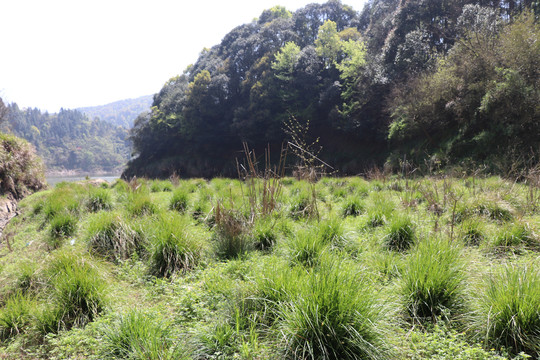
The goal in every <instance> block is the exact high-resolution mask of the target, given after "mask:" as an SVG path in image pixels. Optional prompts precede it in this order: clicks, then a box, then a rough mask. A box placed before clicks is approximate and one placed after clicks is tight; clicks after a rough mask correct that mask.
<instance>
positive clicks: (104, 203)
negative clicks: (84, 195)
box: [86, 188, 113, 212]
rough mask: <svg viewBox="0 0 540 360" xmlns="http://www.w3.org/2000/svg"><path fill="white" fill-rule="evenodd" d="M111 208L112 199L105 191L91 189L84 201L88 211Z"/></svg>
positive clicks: (107, 191)
mask: <svg viewBox="0 0 540 360" xmlns="http://www.w3.org/2000/svg"><path fill="white" fill-rule="evenodd" d="M112 207H113V203H112V197H111V194H110V192H109V190H107V189H103V188H91V189H90V192H89V194H88V199H87V200H86V208H87V209H88V210H89V211H92V212H97V211H100V210H110V209H112Z"/></svg>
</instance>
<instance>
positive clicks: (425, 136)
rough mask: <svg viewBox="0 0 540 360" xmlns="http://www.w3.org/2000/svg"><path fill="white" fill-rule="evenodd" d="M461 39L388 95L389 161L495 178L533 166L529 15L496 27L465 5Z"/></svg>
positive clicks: (536, 99) (534, 62)
mask: <svg viewBox="0 0 540 360" xmlns="http://www.w3.org/2000/svg"><path fill="white" fill-rule="evenodd" d="M458 25H459V26H462V28H461V36H460V37H459V39H458V40H457V41H456V44H455V46H454V47H453V48H452V50H451V51H450V52H449V54H448V56H446V57H445V58H441V59H439V60H438V61H437V62H436V64H435V66H434V69H433V70H432V71H429V72H424V73H422V74H419V75H418V76H417V77H415V78H413V79H411V80H410V81H408V82H406V83H402V84H401V85H400V86H396V87H395V88H394V91H393V96H392V100H391V101H390V102H389V111H391V113H392V119H393V122H392V123H391V125H390V132H389V138H390V140H391V143H392V145H393V147H394V148H395V149H397V150H394V151H395V152H396V153H397V152H398V151H399V152H401V153H404V152H406V153H408V154H410V155H411V156H413V157H414V158H415V159H417V160H419V159H426V158H428V159H430V160H431V161H432V162H437V163H440V164H441V165H443V166H444V165H445V164H458V163H461V164H463V165H465V166H467V167H475V166H478V164H488V165H489V166H490V167H491V168H492V169H493V170H495V171H509V170H513V169H514V168H519V167H526V166H531V165H535V164H536V163H537V162H538V161H539V155H540V154H539V151H540V121H539V120H540V76H539V75H540V74H539V69H540V27H539V25H538V22H537V20H536V17H535V15H534V14H533V13H531V12H524V13H522V14H521V15H519V16H518V17H517V18H515V19H514V21H512V22H506V23H505V22H504V21H502V20H501V18H499V17H498V14H497V12H496V11H494V10H493V9H491V8H485V7H480V6H478V5H468V6H466V7H465V8H464V11H463V13H462V16H460V18H459V19H458Z"/></svg>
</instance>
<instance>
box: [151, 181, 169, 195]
mask: <svg viewBox="0 0 540 360" xmlns="http://www.w3.org/2000/svg"><path fill="white" fill-rule="evenodd" d="M150 191H151V192H171V191H173V184H172V183H171V182H170V181H169V180H153V181H152V183H151V184H150Z"/></svg>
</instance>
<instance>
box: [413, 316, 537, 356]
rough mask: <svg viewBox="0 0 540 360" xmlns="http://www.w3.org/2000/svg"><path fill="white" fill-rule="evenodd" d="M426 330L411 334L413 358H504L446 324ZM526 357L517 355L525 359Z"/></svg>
mask: <svg viewBox="0 0 540 360" xmlns="http://www.w3.org/2000/svg"><path fill="white" fill-rule="evenodd" d="M429 330H430V331H426V332H413V333H412V334H411V340H412V344H411V350H412V351H414V355H413V357H412V359H436V360H504V359H507V357H503V356H500V355H498V354H497V353H495V352H494V351H493V350H491V351H487V350H485V349H483V348H482V346H481V345H480V344H470V343H469V342H467V338H466V337H465V336H464V335H463V334H459V333H456V331H455V330H452V329H447V328H446V327H445V326H444V324H441V323H438V324H435V325H434V326H433V329H429ZM525 358H526V357H525V356H523V357H521V356H520V357H517V358H515V360H517V359H525Z"/></svg>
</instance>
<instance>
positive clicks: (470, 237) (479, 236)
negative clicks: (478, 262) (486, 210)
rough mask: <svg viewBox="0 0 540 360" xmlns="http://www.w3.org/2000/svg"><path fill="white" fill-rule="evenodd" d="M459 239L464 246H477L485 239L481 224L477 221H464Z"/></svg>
mask: <svg viewBox="0 0 540 360" xmlns="http://www.w3.org/2000/svg"><path fill="white" fill-rule="evenodd" d="M461 238H462V240H463V242H464V244H465V245H468V246H478V245H480V243H481V242H482V241H483V240H484V238H485V229H484V226H483V223H482V222H480V221H478V220H466V221H464V222H463V224H462V226H461Z"/></svg>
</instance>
